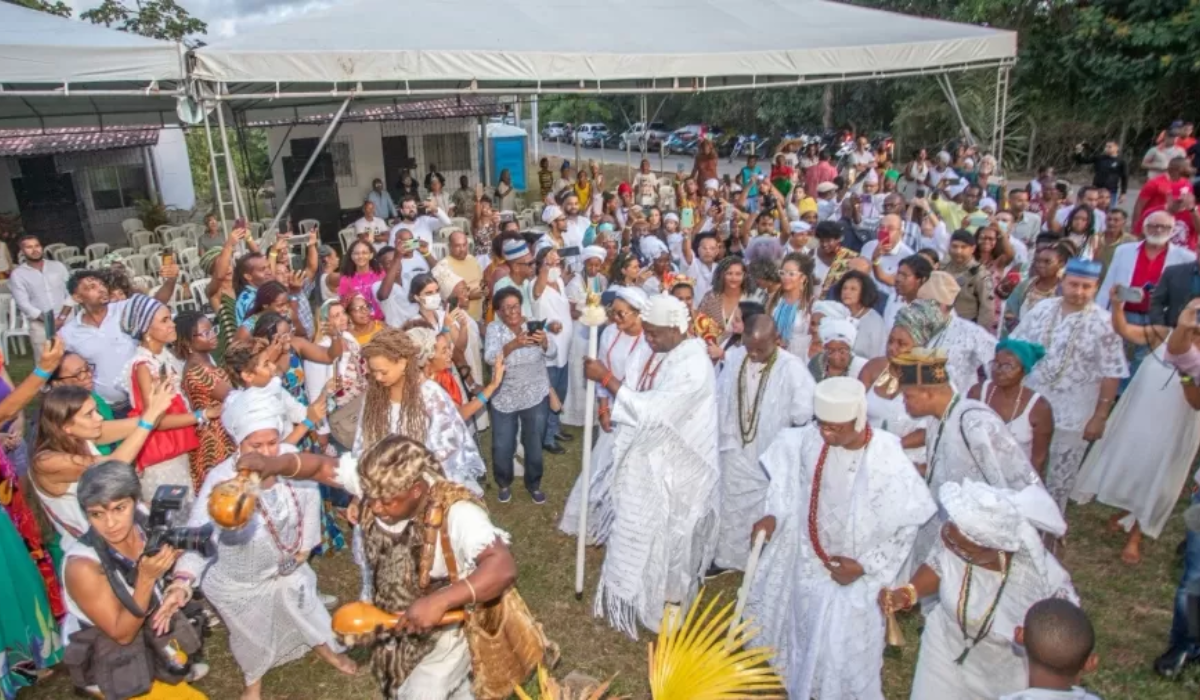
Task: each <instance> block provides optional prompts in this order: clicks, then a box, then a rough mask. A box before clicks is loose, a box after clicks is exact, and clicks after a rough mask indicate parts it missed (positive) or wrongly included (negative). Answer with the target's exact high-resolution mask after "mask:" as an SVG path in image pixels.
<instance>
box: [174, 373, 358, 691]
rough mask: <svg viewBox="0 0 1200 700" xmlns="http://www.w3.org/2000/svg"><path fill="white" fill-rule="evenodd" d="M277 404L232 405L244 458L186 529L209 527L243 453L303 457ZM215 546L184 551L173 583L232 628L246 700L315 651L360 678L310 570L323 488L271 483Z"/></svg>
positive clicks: (241, 395) (249, 396) (233, 398)
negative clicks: (274, 672) (212, 505)
mask: <svg viewBox="0 0 1200 700" xmlns="http://www.w3.org/2000/svg"><path fill="white" fill-rule="evenodd" d="M273 404H274V401H273V400H272V398H271V396H270V395H269V394H266V393H264V392H256V391H238V392H234V393H233V394H231V395H230V397H229V400H227V401H226V402H225V406H224V410H223V412H222V422H223V424H224V425H225V426H226V428H227V430H228V431H229V434H230V436H231V437H233V440H234V442H236V443H237V444H238V451H239V452H238V454H235V455H233V456H231V457H230V458H229V459H227V460H225V461H224V462H222V463H221V464H219V465H217V466H216V467H214V468H213V469H212V471H210V472H209V473H208V476H207V477H206V478H205V479H204V486H203V487H202V488H201V490H200V497H199V498H198V499H197V500H196V503H195V504H194V505H193V506H192V513H191V518H190V520H189V521H188V526H190V527H202V526H204V525H207V524H210V523H212V518H211V516H209V513H208V497H209V495H211V493H212V490H213V488H214V487H215V486H217V485H218V484H220V483H222V482H225V481H228V480H230V479H232V478H234V477H235V476H236V469H235V464H236V463H237V460H238V458H239V456H240V455H242V454H247V453H250V452H254V453H258V454H261V455H263V456H266V457H275V456H278V455H281V454H284V455H286V454H296V448H295V447H293V446H292V445H288V444H286V443H283V441H282V437H283V435H285V434H287V433H288V432H290V431H291V430H292V427H293V426H291V425H282V424H281V423H280V413H279V409H278V407H277V406H275V405H273ZM297 458H298V457H297ZM213 543H214V545H215V548H216V553H215V555H214V556H213V557H205V556H203V555H202V554H200V553H198V552H191V551H189V552H187V553H185V554H184V555H183V556H182V557H181V558H180V559H179V562H178V563H177V564H176V567H175V579H176V580H181V579H182V580H185V581H188V582H189V583H190V584H191V585H192V586H193V587H194V586H197V585H198V586H199V587H200V589H201V590H202V591H203V592H204V596H205V598H206V599H207V600H208V601H209V602H210V603H212V606H213V607H214V608H215V609H216V611H217V614H219V615H220V616H221V619H222V620H224V622H225V625H226V627H228V629H229V650H230V652H231V653H232V654H233V658H234V660H235V661H236V662H237V664H238V667H239V668H241V670H242V676H243V680H244V682H245V684H246V689H245V690H244V691H243V693H242V697H241V700H259V698H260V697H261V696H262V677H263V676H264V675H265V674H266V672H267V671H269V670H270V669H272V668H274V667H276V666H280V665H283V664H285V663H288V662H290V661H295V660H296V659H299V658H301V657H303V656H304V655H305V654H307V653H308V652H309V650H312V651H315V652H316V653H317V656H319V657H321V658H322V659H323V660H325V662H326V663H328V664H329V665H331V666H333V667H334V668H336V669H337V670H339V671H341V672H342V673H346V674H351V675H352V674H354V673H355V671H356V670H357V667H356V665H355V663H354V662H353V661H351V660H350V658H349V657H347V656H346V655H345V654H344V653H341V652H342V651H343V649H342V647H341V645H339V644H338V643H337V641H336V640H335V639H334V636H333V632H332V630H331V628H330V625H331V622H330V617H329V613H328V611H326V610H325V606H324V605H323V604H322V601H321V596H320V594H319V593H318V592H317V575H316V573H315V572H314V571H313V570H312V568H311V567H309V565H308V556H309V552H311V551H312V549H313V548H314V547H316V546H317V545H318V544H320V543H321V494H320V491H319V490H318V488H317V485H316V484H314V483H312V482H308V481H291V480H289V479H285V478H282V477H278V476H269V477H266V478H265V479H263V480H262V482H261V483H260V484H259V493H258V502H257V508H256V509H255V511H254V513H253V515H252V516H251V518H250V521H249V522H248V523H247V524H246V525H245V526H244V527H242V528H240V529H237V530H223V529H219V530H216V532H215V534H214V536H213Z"/></svg>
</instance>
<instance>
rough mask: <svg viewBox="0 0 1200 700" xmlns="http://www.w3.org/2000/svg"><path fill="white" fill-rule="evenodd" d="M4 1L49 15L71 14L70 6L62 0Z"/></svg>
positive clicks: (64, 15)
mask: <svg viewBox="0 0 1200 700" xmlns="http://www.w3.org/2000/svg"><path fill="white" fill-rule="evenodd" d="M4 1H5V2H10V3H12V4H14V5H20V6H21V7H28V8H29V9H31V10H37V11H38V12H45V13H47V14H51V15H58V16H59V17H70V16H71V6H70V5H68V4H66V3H65V2H62V0H55V2H47V0H4Z"/></svg>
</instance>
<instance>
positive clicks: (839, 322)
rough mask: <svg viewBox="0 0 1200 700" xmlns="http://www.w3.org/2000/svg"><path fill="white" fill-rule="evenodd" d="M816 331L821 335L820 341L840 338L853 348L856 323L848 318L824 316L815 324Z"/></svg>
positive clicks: (827, 341) (856, 330)
mask: <svg viewBox="0 0 1200 700" xmlns="http://www.w3.org/2000/svg"><path fill="white" fill-rule="evenodd" d="M817 332H818V333H819V334H820V335H821V342H822V343H830V342H833V341H835V340H840V341H841V342H843V343H845V344H846V345H849V346H850V347H851V348H853V347H854V341H856V340H858V325H857V324H855V323H854V321H851V320H850V319H848V318H837V317H835V316H826V317H824V318H822V319H821V323H820V325H819V326H817Z"/></svg>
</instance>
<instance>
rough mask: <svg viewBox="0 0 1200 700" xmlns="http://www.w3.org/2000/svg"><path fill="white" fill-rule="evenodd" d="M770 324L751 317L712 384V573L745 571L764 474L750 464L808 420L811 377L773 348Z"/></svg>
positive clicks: (767, 319)
mask: <svg viewBox="0 0 1200 700" xmlns="http://www.w3.org/2000/svg"><path fill="white" fill-rule="evenodd" d="M778 341H779V333H778V332H777V331H776V330H775V322H774V320H772V318H771V317H770V316H768V315H766V314H758V315H756V316H754V317H752V318H751V319H750V321H749V322H748V323H747V324H746V328H745V331H744V332H743V334H742V344H741V345H740V346H738V347H736V348H733V349H731V350H730V351H729V353H728V354H727V355H726V356H725V365H726V368H727V369H726V371H724V372H722V373H721V376H720V378H719V379H718V383H717V411H718V414H719V415H720V417H721V420H720V431H721V433H720V438H719V443H720V444H719V448H720V453H721V454H720V459H721V485H720V487H719V491H718V492H719V494H720V500H721V510H720V514H721V517H720V521H719V527H718V529H717V549H716V555H715V558H714V559H713V566H715V567H717V568H719V569H737V570H739V571H741V570H743V569H745V568H746V558H747V557H749V555H750V538H748V537H747V536H746V533H747V532H749V531H750V528H751V527H752V526H753V525H754V523H755V522H756V521H757V520H758V519H759V518H760V517H762V513H763V502H764V501H765V499H766V497H767V486H768V485H769V481H768V480H767V474H766V472H764V471H763V469H762V467H761V466H760V465H759V463H758V459H759V456H761V455H762V454H763V453H765V452H766V451H767V448H769V447H770V446H771V443H772V442H773V441H774V440H775V436H777V435H779V432H780V431H781V430H783V429H785V428H793V427H800V426H803V425H807V424H808V422H809V421H810V420H812V411H813V389H814V386H815V385H814V383H813V378H812V375H811V374H809V372H808V367H807V366H805V363H804V361H803V360H801V359H800V358H799V357H796V356H795V355H793V354H791V353H790V352H786V351H783V350H781V349H780V347H779V343H778Z"/></svg>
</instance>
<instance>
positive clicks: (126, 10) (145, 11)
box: [38, 0, 208, 41]
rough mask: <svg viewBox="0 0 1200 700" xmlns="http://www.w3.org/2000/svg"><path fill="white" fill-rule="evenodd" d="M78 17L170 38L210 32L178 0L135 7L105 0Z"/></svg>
mask: <svg viewBox="0 0 1200 700" xmlns="http://www.w3.org/2000/svg"><path fill="white" fill-rule="evenodd" d="M38 1H43V2H44V0H38ZM79 18H80V19H86V20H87V21H89V22H91V23H92V24H103V25H104V26H106V27H113V28H115V29H120V30H122V31H126V32H130V33H132V34H141V35H142V36H148V37H151V38H152V39H166V40H169V41H183V39H184V38H186V37H189V36H194V35H196V34H204V33H206V32H207V31H208V24H207V23H206V22H204V21H203V20H200V19H197V18H195V17H193V16H192V15H191V13H189V12H188V11H187V10H186V9H184V8H183V7H182V6H181V5H179V4H178V3H176V2H175V0H137V5H136V6H134V7H132V8H131V7H130V6H128V5H126V4H125V3H123V2H121V1H120V0H104V1H103V2H101V3H100V5H99V6H98V7H94V8H92V9H90V10H87V11H85V12H82V13H80V15H79Z"/></svg>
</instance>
